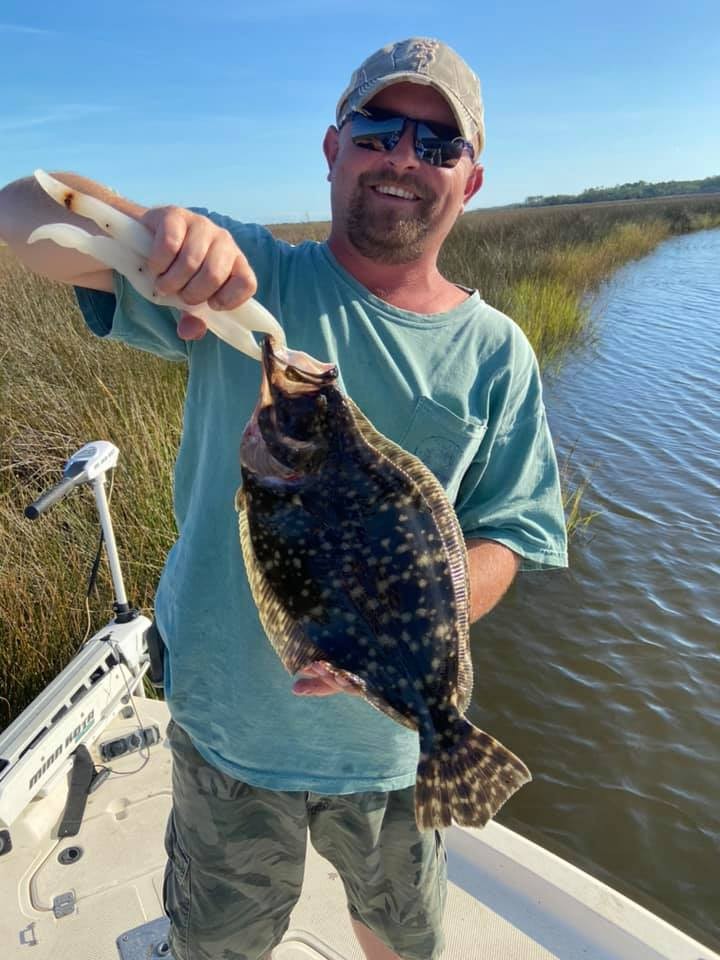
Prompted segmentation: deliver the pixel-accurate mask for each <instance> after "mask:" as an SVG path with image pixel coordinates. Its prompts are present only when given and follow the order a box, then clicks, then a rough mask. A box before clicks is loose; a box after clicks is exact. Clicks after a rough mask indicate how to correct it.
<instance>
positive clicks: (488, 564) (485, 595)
mask: <svg viewBox="0 0 720 960" xmlns="http://www.w3.org/2000/svg"><path fill="white" fill-rule="evenodd" d="M467 551H468V561H469V565H470V622H471V623H472V622H473V621H475V620H479V619H480V617H484V616H485V614H486V613H489V612H490V610H492V608H493V607H494V606H495V605H496V604H497V603H498V602H499V601H500V599H501V598H502V597H503V595H504V594H505V592H506V591H507V589H508V587H509V586H510V584H511V583H512V582H513V580H514V579H515V574H516V573H517V572H518V569H519V567H520V557H519V556H518V555H517V554H516V553H513V551H512V550H510V549H509V548H508V547H505V546H503V544H501V543H497V542H496V541H494V540H468V541H467Z"/></svg>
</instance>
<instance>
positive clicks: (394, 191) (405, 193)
mask: <svg viewBox="0 0 720 960" xmlns="http://www.w3.org/2000/svg"><path fill="white" fill-rule="evenodd" d="M371 189H372V190H373V192H374V193H381V194H383V195H384V196H387V197H394V198H397V199H399V200H403V201H408V200H410V201H413V202H414V201H417V200H419V199H420V197H418V196H417V194H415V193H411V192H410V191H409V190H403V188H402V187H395V186H390V185H389V184H380V185H378V186H374V187H372V188H371Z"/></svg>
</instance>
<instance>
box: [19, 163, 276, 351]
mask: <svg viewBox="0 0 720 960" xmlns="http://www.w3.org/2000/svg"><path fill="white" fill-rule="evenodd" d="M53 176H54V177H55V178H56V179H58V180H60V181H61V182H62V183H65V184H67V186H69V187H71V188H73V189H76V190H79V191H80V192H82V193H87V194H90V195H91V196H93V197H97V198H98V199H99V200H102V201H104V202H105V203H108V204H110V206H112V207H115V208H116V209H117V210H120V211H122V212H123V213H126V214H127V215H128V216H131V217H134V218H135V219H136V220H139V221H140V222H141V223H143V224H144V225H145V226H146V227H147V228H148V229H149V230H150V232H151V233H152V234H153V245H152V249H151V251H150V256H149V257H148V265H149V267H150V270H151V272H152V273H153V275H154V276H155V278H156V279H155V283H156V287H157V289H158V290H159V291H160V292H161V293H165V294H178V296H180V297H181V298H182V299H183V300H184V301H185V303H186V304H187V305H188V307H189V308H190V307H192V306H196V305H197V304H199V303H208V304H209V305H210V306H211V307H212V308H213V309H214V310H233V309H234V308H235V307H239V306H240V305H241V304H243V303H245V301H246V300H247V299H248V298H249V297H252V296H253V294H254V293H255V292H256V290H257V280H256V278H255V274H254V273H253V271H252V269H251V267H250V265H249V263H248V262H247V260H246V259H245V256H244V255H243V253H242V251H241V250H239V249H238V247H237V245H236V243H235V241H234V240H233V238H232V236H231V234H230V233H229V231H227V230H224V229H223V228H222V227H218V226H216V224H214V223H213V222H212V221H211V220H209V219H208V218H207V217H203V216H201V215H200V214H197V213H193V212H192V211H190V210H186V209H184V208H183V207H175V206H168V207H150V208H148V207H143V206H141V205H140V204H138V203H133V202H132V201H131V200H125V199H124V198H123V197H121V196H119V194H117V193H114V192H113V191H112V190H110V189H109V188H108V187H104V186H103V185H102V184H99V183H96V182H95V181H93V180H87V179H86V178H85V177H79V176H77V175H76V174H69V173H60V174H57V173H56V174H53ZM46 223H72V224H74V225H75V226H78V227H81V228H82V229H83V230H86V231H87V232H88V233H93V234H100V233H102V231H101V230H100V228H99V227H98V226H97V225H96V224H94V223H93V222H92V221H91V220H87V219H86V218H85V217H78V216H77V215H76V214H74V213H72V212H71V211H69V210H67V209H66V208H64V207H61V206H60V205H59V204H57V203H55V201H54V200H52V199H51V198H50V197H49V196H48V195H47V194H46V193H45V191H44V190H43V189H42V187H41V186H40V184H39V183H38V182H37V181H36V180H35V178H34V177H26V178H24V179H23V180H16V181H14V182H13V183H9V184H8V185H7V186H6V187H4V188H3V189H2V190H0V240H4V241H5V242H6V243H7V244H8V245H9V246H10V248H11V250H12V251H13V252H14V253H15V255H16V256H17V257H18V259H19V260H21V261H22V263H24V264H25V265H26V266H27V267H29V268H30V269H31V270H34V271H35V272H36V273H40V274H42V275H43V276H45V277H49V278H50V279H51V280H59V281H61V282H62V283H73V284H76V285H77V286H80V287H90V288H91V289H94V290H106V291H108V292H109V293H112V291H113V283H112V271H111V270H110V269H109V268H108V267H107V266H106V265H105V264H103V263H100V262H99V261H98V260H95V259H94V257H90V256H88V255H87V254H84V253H79V252H78V251H76V250H71V249H68V248H66V247H60V246H58V245H57V244H56V243H53V242H52V241H51V240H40V241H38V242H37V243H32V244H29V243H27V238H28V237H29V236H30V234H31V233H32V231H33V230H34V229H35V228H36V227H39V226H41V225H42V224H46ZM188 321H190V322H188ZM205 330H206V327H205V324H204V323H203V321H202V320H200V319H199V318H196V317H192V316H191V314H184V315H183V317H182V319H181V322H180V327H179V328H178V333H179V334H180V336H185V337H186V338H188V339H196V338H197V337H198V336H201V335H202V334H203V333H204V332H205Z"/></svg>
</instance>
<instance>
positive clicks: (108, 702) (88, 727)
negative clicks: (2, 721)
mask: <svg viewBox="0 0 720 960" xmlns="http://www.w3.org/2000/svg"><path fill="white" fill-rule="evenodd" d="M118 456H119V451H118V448H117V447H116V446H114V445H113V444H112V443H109V442H108V441H106V440H98V441H94V442H92V443H86V444H85V446H83V447H81V448H80V450H78V451H77V452H76V453H74V454H73V455H72V457H70V459H69V460H68V461H67V463H66V464H65V467H64V470H63V478H62V480H61V481H60V482H59V483H57V484H55V486H53V487H51V488H50V489H49V490H46V491H45V492H44V493H43V494H42V495H41V496H40V497H38V499H37V500H36V501H35V502H34V503H32V504H31V505H30V506H28V507H26V509H25V516H26V517H28V518H29V519H30V520H37V519H38V518H39V517H40V516H42V514H43V513H45V512H46V511H47V510H49V509H50V507H51V506H52V505H53V504H55V503H58V502H59V501H60V500H62V499H63V498H64V497H66V496H67V495H68V494H69V493H70V492H71V491H72V490H73V489H74V488H75V487H77V486H81V485H82V484H86V483H87V484H90V485H91V486H92V488H93V492H94V494H95V504H96V507H97V511H98V515H99V518H100V524H101V528H102V539H101V545H102V542H103V541H104V543H105V551H106V554H107V558H108V563H109V565H110V573H111V576H112V582H113V591H114V594H115V601H114V603H113V610H114V612H115V617H114V618H113V619H112V620H111V621H109V622H108V623H107V624H105V626H104V627H102V628H101V629H100V630H98V631H97V632H96V633H95V634H94V635H93V636H92V637H91V638H90V639H89V640H88V641H87V642H86V643H85V644H83V646H82V647H81V649H80V650H79V651H78V653H77V654H76V655H75V656H74V657H73V659H72V660H71V661H70V663H69V664H68V665H67V666H66V667H65V669H64V670H62V671H61V673H59V674H58V676H57V677H55V679H54V680H52V681H51V682H50V683H49V684H48V685H47V687H45V689H44V690H43V691H42V692H41V693H40V694H39V695H38V696H37V697H36V698H35V700H33V702H32V703H31V704H30V705H29V706H28V707H26V709H25V710H24V711H23V712H22V713H21V714H20V716H19V717H17V719H16V720H15V721H14V722H13V723H11V724H10V726H9V727H8V728H7V729H6V730H5V731H3V732H2V733H0V856H2V855H3V854H5V853H8V852H9V851H10V849H11V838H10V831H9V829H8V828H9V827H10V826H11V825H12V823H13V822H14V821H15V820H16V819H17V817H18V816H19V815H20V814H21V813H22V811H23V810H24V809H25V807H26V806H27V805H28V803H30V801H31V800H33V799H35V798H39V797H42V796H46V795H47V794H48V793H50V792H51V791H52V789H53V788H54V786H55V785H56V784H57V782H58V781H59V779H60V778H62V777H64V776H67V774H68V773H70V774H71V776H70V783H69V791H68V800H67V806H66V810H65V814H64V816H63V820H62V822H61V824H60V827H59V829H58V835H59V836H74V835H75V833H77V830H78V829H79V827H80V822H81V820H82V813H83V810H84V805H85V800H86V798H87V793H88V792H89V791H91V790H92V789H93V784H94V783H97V782H98V774H99V771H95V770H94V765H93V763H92V761H91V759H90V754H89V750H88V748H89V747H90V746H91V745H92V744H93V743H95V741H96V740H98V738H99V737H100V736H101V735H102V732H103V730H104V729H105V728H106V727H107V725H108V724H109V723H110V721H111V720H112V719H113V717H114V716H115V715H116V714H117V713H118V712H119V711H120V710H123V709H130V710H131V712H132V709H134V707H133V706H132V704H133V694H134V693H136V694H140V695H142V684H143V678H144V676H145V674H146V673H147V672H148V669H149V668H150V667H151V660H154V664H153V668H152V670H151V676H153V680H155V676H154V674H157V673H160V676H161V673H162V641H161V639H160V637H159V634H158V633H157V630H156V628H155V625H154V624H153V623H152V622H151V621H150V620H149V619H148V618H147V617H145V616H143V615H142V614H140V613H139V612H138V610H136V609H135V608H133V607H131V606H130V604H129V603H128V600H127V596H126V595H125V586H124V584H123V578H122V572H121V570H120V561H119V559H118V552H117V546H116V543H115V534H114V532H113V527H112V521H111V519H110V511H109V508H108V501H107V497H106V495H105V483H106V477H107V474H108V472H109V471H110V470H112V469H113V468H114V467H115V466H116V464H117V462H118ZM98 559H99V557H98ZM150 651H152V652H153V656H151V653H150ZM158 659H159V665H158ZM155 685H156V686H159V685H160V684H159V683H155ZM128 704H130V705H131V706H128ZM158 740H159V734H158V733H157V728H156V727H154V728H143V727H142V724H140V725H139V729H138V732H137V734H132V735H131V736H130V737H129V738H121V740H111V741H107V742H106V743H103V742H101V743H100V744H99V748H100V755H101V756H102V758H103V759H104V760H106V761H107V760H111V759H112V758H116V757H119V756H122V755H123V754H124V753H128V752H132V751H133V750H137V749H142V748H143V747H145V746H149V745H151V744H152V743H156V742H157V741H158ZM121 741H122V742H121ZM3 828H5V829H3Z"/></svg>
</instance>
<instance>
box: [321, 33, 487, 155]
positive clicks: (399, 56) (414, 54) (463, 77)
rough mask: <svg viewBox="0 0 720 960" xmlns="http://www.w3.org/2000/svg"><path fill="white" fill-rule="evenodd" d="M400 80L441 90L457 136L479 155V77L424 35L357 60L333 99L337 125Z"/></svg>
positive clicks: (481, 121)
mask: <svg viewBox="0 0 720 960" xmlns="http://www.w3.org/2000/svg"><path fill="white" fill-rule="evenodd" d="M403 80H404V81H409V82H410V83H424V84H427V85H428V86H430V87H433V88H434V89H435V90H437V91H438V93H440V94H442V96H443V97H445V99H446V100H447V102H448V103H449V105H450V108H451V109H452V112H453V113H454V115H455V119H456V120H457V125H458V129H459V130H460V134H461V136H463V137H464V138H465V139H466V140H469V141H470V142H471V143H473V144H474V145H475V146H476V147H477V148H478V149H477V154H478V155H479V154H480V151H481V150H482V148H483V146H484V143H485V123H484V118H483V102H482V94H481V92H480V81H479V80H478V78H477V77H476V76H475V74H474V73H473V71H472V70H471V69H470V67H469V66H468V65H467V64H466V63H465V61H464V60H463V59H462V57H460V56H459V55H458V54H457V53H455V51H454V50H452V49H451V48H450V47H448V46H447V45H446V44H444V43H441V42H440V41H439V40H432V39H429V38H427V37H411V38H410V39H409V40H399V41H398V42H397V43H390V44H388V45H387V46H386V47H382V48H381V49H380V50H378V51H377V52H376V53H373V54H372V55H371V56H369V57H368V58H367V60H365V61H364V62H363V63H362V64H360V66H359V67H358V68H357V70H356V71H355V72H354V73H353V75H352V77H351V78H350V83H349V84H348V86H347V88H346V89H345V90H344V91H343V94H342V96H341V97H340V99H339V100H338V105H337V111H336V114H335V116H336V120H337V125H338V127H339V126H340V124H341V123H343V121H344V120H345V119H346V117H347V115H348V114H349V113H350V112H351V111H352V110H358V109H359V108H360V107H362V106H364V105H365V104H366V103H367V102H368V100H371V99H372V98H373V97H374V96H375V94H376V93H378V92H379V91H380V90H382V89H383V88H384V87H389V86H390V85H391V84H393V83H399V82H401V81H403Z"/></svg>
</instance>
